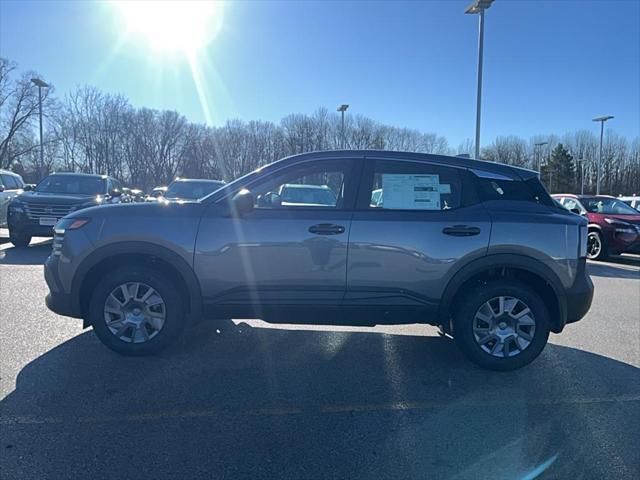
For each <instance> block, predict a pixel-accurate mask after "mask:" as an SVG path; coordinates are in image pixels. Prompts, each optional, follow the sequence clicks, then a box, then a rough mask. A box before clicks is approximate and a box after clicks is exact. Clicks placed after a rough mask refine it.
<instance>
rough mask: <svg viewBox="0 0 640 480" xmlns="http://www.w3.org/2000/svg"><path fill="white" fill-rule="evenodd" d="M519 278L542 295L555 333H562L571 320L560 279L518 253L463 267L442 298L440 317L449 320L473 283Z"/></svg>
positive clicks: (474, 262) (548, 269) (481, 259)
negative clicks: (466, 289) (568, 315)
mask: <svg viewBox="0 0 640 480" xmlns="http://www.w3.org/2000/svg"><path fill="white" fill-rule="evenodd" d="M513 277H515V278H518V279H519V280H522V281H524V282H525V283H527V285H531V286H532V287H533V288H534V289H535V290H536V292H537V293H538V294H539V295H541V297H542V298H543V300H544V301H545V303H546V304H547V307H548V308H549V310H550V311H549V314H550V318H551V331H552V332H556V333H558V332H560V331H562V329H563V328H564V326H565V324H566V321H567V300H566V296H565V294H564V287H563V286H562V282H561V281H560V279H559V278H558V276H557V275H556V274H555V273H554V272H553V270H551V269H550V268H549V267H548V266H546V265H545V264H544V263H542V262H541V261H540V260H536V259H534V258H531V257H527V256H524V255H517V254H496V255H489V256H486V257H482V258H479V259H477V260H474V261H472V262H470V263H468V264H467V265H465V266H463V267H461V268H460V269H459V270H458V271H457V272H456V273H455V274H454V275H453V276H452V277H451V279H450V280H449V282H448V283H447V286H446V287H445V290H444V294H443V296H442V302H441V304H440V309H439V317H440V318H441V319H443V320H448V319H449V318H450V317H451V313H452V310H453V308H454V306H455V305H456V303H457V302H456V300H457V297H458V296H459V295H462V294H463V293H464V291H465V288H467V287H471V286H472V285H473V284H476V283H480V282H484V281H489V280H491V279H492V278H513Z"/></svg>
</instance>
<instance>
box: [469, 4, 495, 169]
mask: <svg viewBox="0 0 640 480" xmlns="http://www.w3.org/2000/svg"><path fill="white" fill-rule="evenodd" d="M492 3H493V0H475V1H474V2H473V3H472V4H471V5H469V6H468V7H467V9H466V10H465V11H464V13H466V14H468V15H476V14H478V15H480V23H479V32H478V93H477V96H476V158H480V107H481V100H482V54H483V46H484V11H485V10H486V9H487V8H489V7H490V6H491V4H492Z"/></svg>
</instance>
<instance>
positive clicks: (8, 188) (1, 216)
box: [0, 169, 25, 228]
mask: <svg viewBox="0 0 640 480" xmlns="http://www.w3.org/2000/svg"><path fill="white" fill-rule="evenodd" d="M24 188H25V184H24V182H23V181H22V177H21V176H20V175H18V174H17V173H13V172H10V171H9V170H2V169H0V227H1V228H6V227H7V211H8V209H9V204H10V203H11V200H13V199H14V198H15V197H16V196H17V195H20V194H21V193H22V192H23V191H24Z"/></svg>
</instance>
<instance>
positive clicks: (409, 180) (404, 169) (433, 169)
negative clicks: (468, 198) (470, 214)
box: [368, 161, 463, 211]
mask: <svg viewBox="0 0 640 480" xmlns="http://www.w3.org/2000/svg"><path fill="white" fill-rule="evenodd" d="M462 184H463V182H462V175H461V172H460V170H458V169H456V168H449V167H442V166H440V165H431V164H429V163H422V162H398V161H376V162H375V168H374V173H373V179H372V183H371V185H370V186H369V189H368V197H369V199H370V200H369V208H376V209H383V210H435V211H440V210H450V209H454V208H459V207H460V206H461V205H462V204H463V201H462Z"/></svg>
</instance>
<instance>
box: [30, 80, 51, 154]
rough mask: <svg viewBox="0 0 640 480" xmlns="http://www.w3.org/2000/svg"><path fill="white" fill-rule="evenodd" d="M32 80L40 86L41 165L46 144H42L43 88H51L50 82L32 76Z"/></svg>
mask: <svg viewBox="0 0 640 480" xmlns="http://www.w3.org/2000/svg"><path fill="white" fill-rule="evenodd" d="M31 81H32V82H33V83H34V84H35V85H36V86H37V87H38V105H39V109H40V165H44V145H43V144H42V89H43V88H49V84H47V83H45V82H43V81H42V80H40V79H39V78H32V79H31Z"/></svg>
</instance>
